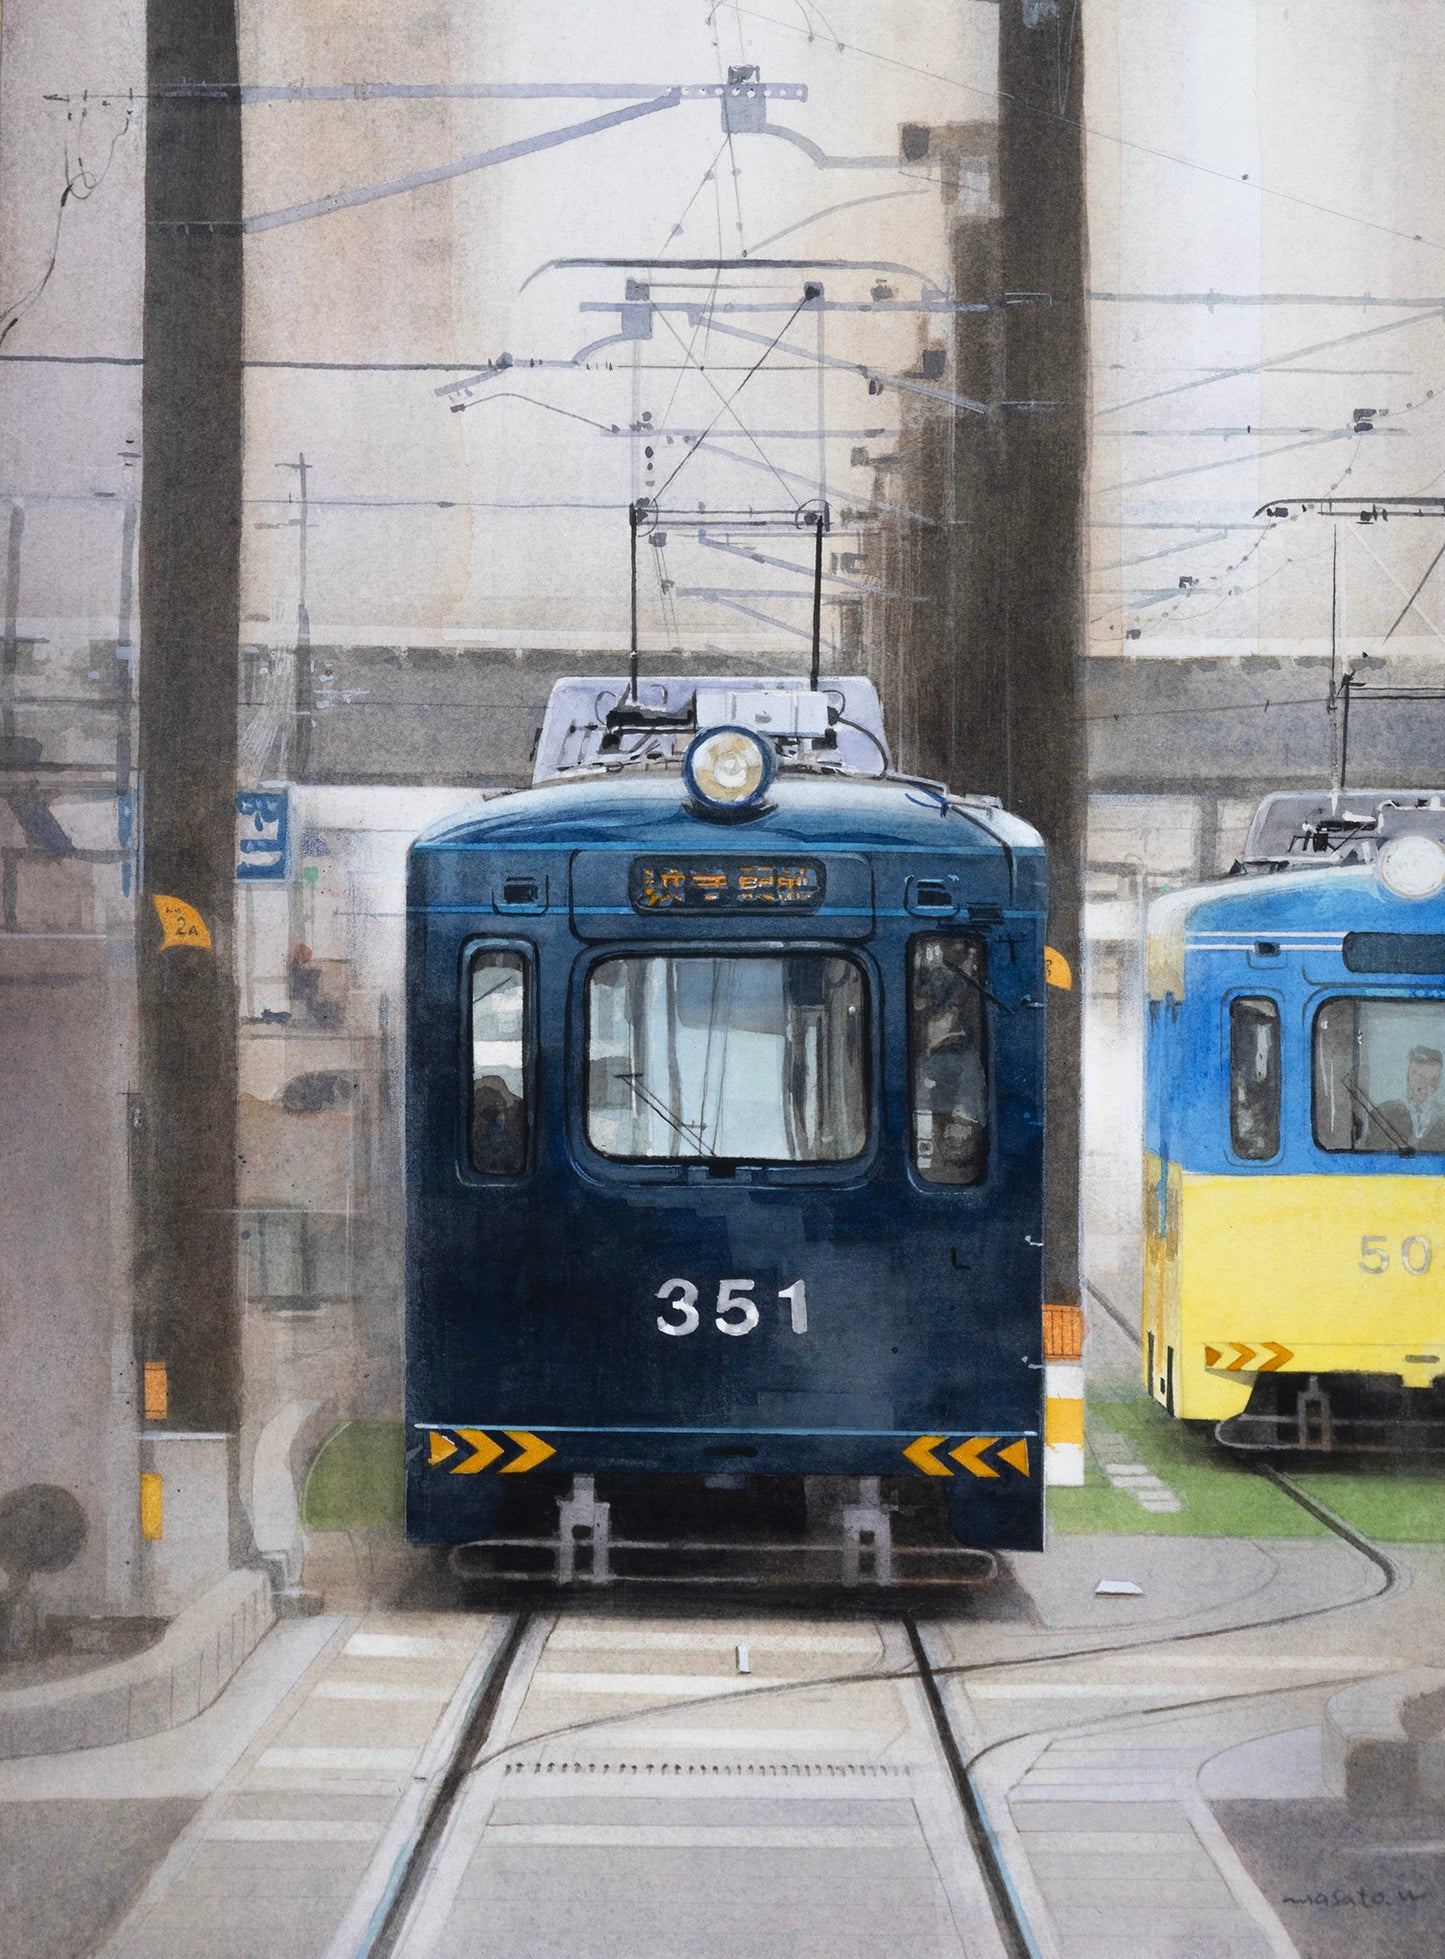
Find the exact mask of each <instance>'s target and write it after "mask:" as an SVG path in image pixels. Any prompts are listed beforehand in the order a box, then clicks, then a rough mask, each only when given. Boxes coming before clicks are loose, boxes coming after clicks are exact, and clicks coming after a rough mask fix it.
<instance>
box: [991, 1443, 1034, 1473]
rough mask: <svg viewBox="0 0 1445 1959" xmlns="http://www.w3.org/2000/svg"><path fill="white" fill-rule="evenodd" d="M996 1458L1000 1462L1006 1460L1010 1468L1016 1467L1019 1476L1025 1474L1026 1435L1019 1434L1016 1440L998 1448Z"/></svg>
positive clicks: (1026, 1457) (1026, 1468) (1026, 1462)
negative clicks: (1004, 1447)
mask: <svg viewBox="0 0 1445 1959" xmlns="http://www.w3.org/2000/svg"><path fill="white" fill-rule="evenodd" d="M998 1459H999V1461H1000V1462H1006V1463H1008V1464H1009V1466H1010V1467H1011V1468H1013V1469H1016V1470H1017V1471H1018V1472H1019V1474H1020V1476H1027V1475H1028V1473H1029V1441H1028V1437H1027V1436H1026V1435H1021V1436H1020V1437H1019V1439H1018V1441H1017V1442H1010V1444H1009V1445H1008V1447H1007V1448H1006V1449H1000V1450H999V1452H998Z"/></svg>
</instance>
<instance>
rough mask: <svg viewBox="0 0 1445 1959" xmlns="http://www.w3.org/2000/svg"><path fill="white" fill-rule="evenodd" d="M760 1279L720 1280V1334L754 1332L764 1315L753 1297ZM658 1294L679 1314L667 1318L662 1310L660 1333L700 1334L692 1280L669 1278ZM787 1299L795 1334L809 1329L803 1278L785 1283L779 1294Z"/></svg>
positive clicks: (717, 1315) (716, 1321) (717, 1318)
mask: <svg viewBox="0 0 1445 1959" xmlns="http://www.w3.org/2000/svg"><path fill="white" fill-rule="evenodd" d="M756 1284H757V1280H756V1279H719V1280H718V1288H717V1311H716V1312H715V1313H714V1314H713V1322H712V1323H713V1325H714V1326H715V1327H716V1328H717V1330H718V1332H719V1333H731V1334H733V1335H734V1336H738V1335H741V1334H744V1333H751V1332H752V1330H753V1328H754V1327H755V1326H756V1325H757V1324H758V1321H759V1319H760V1318H761V1317H762V1316H761V1314H760V1313H759V1311H758V1303H757V1301H756V1300H755V1299H754V1298H753V1297H752V1296H751V1295H752V1290H753V1287H754V1286H755V1285H756ZM657 1297H658V1298H659V1299H665V1300H666V1301H667V1302H668V1310H669V1311H670V1312H672V1313H675V1314H676V1315H677V1317H676V1319H667V1318H665V1317H664V1316H663V1315H662V1314H661V1313H659V1314H658V1316H657V1330H658V1332H659V1333H671V1334H673V1335H681V1334H684V1333H696V1332H697V1330H698V1327H699V1326H700V1325H701V1315H700V1314H699V1313H698V1310H697V1287H696V1286H695V1285H694V1284H693V1282H692V1280H691V1279H667V1280H665V1281H664V1282H663V1284H662V1285H660V1286H659V1287H658V1288H657ZM778 1298H779V1299H785V1300H786V1301H787V1302H788V1306H789V1308H790V1309H791V1317H792V1327H793V1331H794V1333H806V1332H807V1331H808V1294H807V1290H806V1288H805V1286H804V1283H803V1281H802V1280H801V1279H795V1280H794V1281H793V1283H792V1285H790V1286H784V1288H783V1289H782V1291H781V1292H780V1293H779V1294H778Z"/></svg>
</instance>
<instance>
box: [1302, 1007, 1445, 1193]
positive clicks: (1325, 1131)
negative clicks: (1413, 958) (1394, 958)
mask: <svg viewBox="0 0 1445 1959" xmlns="http://www.w3.org/2000/svg"><path fill="white" fill-rule="evenodd" d="M1442 1071H1445V999H1440V1000H1399V999H1395V1000H1390V999H1382V998H1379V997H1375V998H1368V997H1361V998H1353V999H1341V1000H1327V1001H1326V1002H1325V1004H1324V1006H1322V1007H1321V1008H1320V1010H1319V1012H1318V1013H1317V1014H1316V1015H1315V1029H1314V1129H1315V1141H1316V1142H1317V1143H1318V1144H1319V1146H1320V1148H1321V1149H1323V1150H1340V1151H1346V1150H1347V1151H1349V1152H1351V1153H1352V1154H1355V1155H1382V1156H1384V1155H1388V1156H1413V1155H1415V1154H1416V1153H1419V1154H1422V1155H1430V1156H1438V1155H1445V1088H1442V1084H1441V1075H1442Z"/></svg>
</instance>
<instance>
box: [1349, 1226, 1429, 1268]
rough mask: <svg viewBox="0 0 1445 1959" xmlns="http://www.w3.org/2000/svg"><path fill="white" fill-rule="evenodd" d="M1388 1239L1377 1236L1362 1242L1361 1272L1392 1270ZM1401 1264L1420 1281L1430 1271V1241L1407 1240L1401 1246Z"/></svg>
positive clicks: (1425, 1239)
mask: <svg viewBox="0 0 1445 1959" xmlns="http://www.w3.org/2000/svg"><path fill="white" fill-rule="evenodd" d="M1388 1243H1389V1241H1388V1239H1386V1238H1384V1237H1382V1236H1380V1235H1378V1234H1376V1235H1372V1236H1370V1237H1367V1238H1362V1239H1361V1240H1360V1270H1361V1271H1362V1272H1375V1273H1379V1272H1387V1271H1388V1270H1389V1269H1390V1254H1389V1251H1388V1250H1387V1246H1388ZM1400 1263H1401V1265H1403V1266H1404V1268H1405V1270H1406V1271H1407V1272H1411V1273H1413V1274H1414V1276H1415V1277H1416V1278H1417V1279H1419V1278H1422V1277H1423V1276H1424V1274H1425V1273H1426V1272H1428V1271H1429V1270H1430V1240H1429V1239H1428V1238H1407V1239H1405V1241H1404V1243H1403V1244H1402V1245H1401V1246H1400Z"/></svg>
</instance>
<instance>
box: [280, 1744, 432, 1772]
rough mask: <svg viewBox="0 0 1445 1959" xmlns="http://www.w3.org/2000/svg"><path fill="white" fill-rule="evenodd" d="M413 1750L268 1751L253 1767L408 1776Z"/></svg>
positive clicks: (335, 1749)
mask: <svg viewBox="0 0 1445 1959" xmlns="http://www.w3.org/2000/svg"><path fill="white" fill-rule="evenodd" d="M417 1754H418V1750H417V1749H415V1748H268V1749H266V1750H265V1751H264V1752H263V1754H262V1756H261V1759H260V1761H259V1762H258V1763H257V1764H256V1766H257V1768H260V1769H335V1770H336V1771H337V1773H338V1774H342V1773H345V1772H346V1771H348V1770H349V1771H350V1772H351V1773H352V1774H354V1775H364V1774H365V1773H366V1771H367V1770H368V1769H369V1770H371V1771H372V1773H373V1774H378V1775H388V1774H395V1775H409V1774H410V1773H411V1766H412V1763H413V1762H415V1760H416V1758H417Z"/></svg>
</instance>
